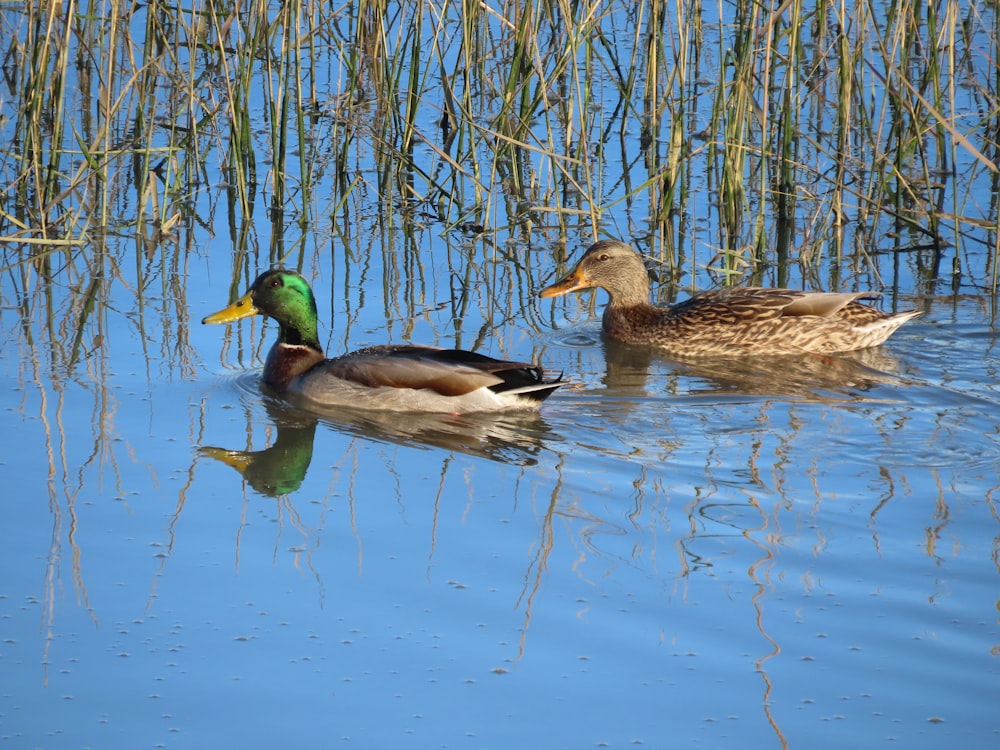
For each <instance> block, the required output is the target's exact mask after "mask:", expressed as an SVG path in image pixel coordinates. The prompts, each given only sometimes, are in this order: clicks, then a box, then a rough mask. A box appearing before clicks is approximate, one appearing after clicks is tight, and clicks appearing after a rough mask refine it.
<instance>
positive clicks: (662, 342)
mask: <svg viewBox="0 0 1000 750" xmlns="http://www.w3.org/2000/svg"><path fill="white" fill-rule="evenodd" d="M591 287H600V288H602V289H604V290H605V291H606V292H607V293H608V294H609V295H610V296H611V299H610V301H609V302H608V306H607V307H606V308H605V309H604V320H603V323H604V331H605V332H606V333H607V335H608V336H610V337H611V338H613V339H616V340H618V341H621V342H623V343H625V344H640V345H646V346H655V347H659V348H661V349H665V350H668V351H670V352H672V353H674V354H678V355H687V356H718V355H740V354H775V355H777V354H801V353H805V352H813V353H822V354H830V353H833V352H847V351H853V350H855V349H866V348H868V347H870V346H878V345H879V344H881V343H882V342H883V341H885V340H886V339H887V338H889V336H890V335H891V334H892V333H893V331H895V330H896V329H897V328H899V327H900V326H901V325H903V323H905V322H906V321H908V320H909V319H910V318H913V317H915V316H917V315H919V314H920V313H919V312H918V311H916V310H910V311H908V312H901V313H894V314H887V313H884V312H881V311H880V310H876V309H875V308H873V307H868V306H867V305H862V304H861V303H860V302H857V301H856V300H858V299H860V298H862V297H870V296H872V293H871V292H856V293H848V294H837V293H832V292H802V291H797V290H793V289H760V288H744V289H735V288H734V289H717V290H711V291H706V292H702V293H700V294H696V295H695V296H693V297H691V298H690V299H687V300H685V301H683V302H680V303H678V304H676V305H673V306H672V307H656V306H654V305H652V304H650V302H649V275H648V274H647V272H646V267H645V266H644V265H643V262H642V258H640V257H639V254H638V253H637V252H635V250H633V249H632V248H631V247H629V246H628V245H626V244H625V243H624V242H619V241H617V240H601V241H600V242H596V243H594V244H593V245H591V247H590V249H589V250H587V252H586V254H584V256H583V257H582V258H581V259H580V262H579V263H577V265H576V268H574V269H573V271H572V272H571V273H570V274H569V275H568V276H566V277H565V278H564V279H562V280H561V281H557V282H556V283H555V284H552V285H551V286H549V287H546V288H545V289H543V290H542V292H541V296H542V297H558V296H559V295H562V294H566V293H567V292H575V291H577V290H579V289H590V288H591Z"/></svg>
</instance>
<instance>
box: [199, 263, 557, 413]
mask: <svg viewBox="0 0 1000 750" xmlns="http://www.w3.org/2000/svg"><path fill="white" fill-rule="evenodd" d="M258 314H259V315H266V316H268V317H270V318H274V319H275V320H276V321H278V325H279V327H280V328H279V331H278V340H277V342H276V343H275V344H274V346H273V347H272V348H271V351H270V353H269V354H268V355H267V361H266V362H265V363H264V372H263V380H264V382H265V383H266V384H267V385H268V386H270V387H271V389H273V390H274V391H275V392H276V393H279V394H283V395H291V396H298V397H301V398H303V399H305V400H306V401H309V402H312V403H313V404H316V405H319V406H350V407H356V408H367V409H383V410H394V411H434V412H451V413H456V414H457V413H465V412H475V411H500V410H508V409H529V408H537V406H538V405H539V404H540V403H541V402H542V401H544V400H545V399H546V398H547V397H548V396H550V395H551V394H552V392H553V391H555V390H556V388H558V387H559V386H560V385H561V378H555V379H553V380H546V379H544V376H543V372H542V368H541V367H537V366H534V365H528V364H523V363H520V362H505V361H502V360H499V359H493V358H491V357H486V356H484V355H482V354H477V353H475V352H467V351H462V350H461V349H438V348H436V347H431V346H414V345H399V346H373V347H370V348H368V349H361V350H359V351H356V352H352V353H350V354H346V355H344V356H343V357H337V358H336V359H327V358H326V356H325V355H324V354H323V349H322V347H321V346H320V344H319V337H318V334H317V326H318V323H317V314H316V300H315V298H314V297H313V293H312V290H311V289H310V288H309V284H308V282H306V280H305V279H304V278H302V276H300V275H299V274H297V273H295V272H294V271H287V270H285V269H280V268H279V269H274V270H271V271H266V272H265V273H262V274H261V275H260V276H258V277H257V280H256V281H254V283H253V285H252V286H251V287H250V289H249V291H247V293H246V294H244V295H243V296H242V297H240V298H239V299H238V300H236V301H235V302H234V303H233V304H231V305H230V306H229V307H227V308H225V309H224V310H219V312H216V313H213V314H211V315H209V316H207V317H205V318H204V319H203V320H202V323H232V322H233V321H235V320H239V319H240V318H247V317H249V316H251V315H258Z"/></svg>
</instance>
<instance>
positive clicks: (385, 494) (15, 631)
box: [0, 75, 1000, 748]
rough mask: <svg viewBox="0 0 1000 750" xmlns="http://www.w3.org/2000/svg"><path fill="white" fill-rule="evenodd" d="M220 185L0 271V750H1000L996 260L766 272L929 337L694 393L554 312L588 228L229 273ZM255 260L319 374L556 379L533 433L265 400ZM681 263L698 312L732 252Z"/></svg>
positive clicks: (685, 367) (777, 364)
mask: <svg viewBox="0 0 1000 750" xmlns="http://www.w3.org/2000/svg"><path fill="white" fill-rule="evenodd" d="M333 78H334V79H336V76H335V75H334V76H333ZM612 93H613V92H612ZM610 95H612V94H611V93H609V96H610ZM426 131H427V132H432V128H429V127H428V128H427V129H426ZM362 140H363V139H362ZM633 147H634V146H632V145H630V146H629V148H633ZM632 156H634V154H632ZM630 158H631V157H630ZM628 163H629V164H633V162H632V161H628ZM612 167H616V168H618V169H622V170H626V169H627V167H625V166H623V165H622V164H618V165H611V167H609V169H611V168H612ZM373 171H374V170H373V167H372V165H371V164H370V163H368V162H363V163H362V164H361V173H362V174H364V175H366V176H367V177H368V178H369V179H370V181H371V182H372V183H374V181H375V177H374V174H373ZM610 173H611V172H609V174H610ZM965 178H968V179H969V180H970V181H973V182H974V181H975V179H976V176H975V175H972V176H970V175H969V174H966V173H964V172H963V179H965ZM980 178H981V176H980ZM694 179H695V183H696V184H695V187H696V188H704V189H702V190H699V191H698V192H697V196H698V197H696V198H693V199H692V200H693V201H694V202H695V204H696V205H695V207H689V208H691V210H693V211H694V212H695V214H697V208H696V206H697V205H702V206H703V205H705V204H706V203H707V199H706V198H705V195H706V194H707V191H708V188H707V183H706V180H705V178H703V177H702V176H699V175H696V176H695V178H694ZM984 182H985V180H984ZM495 190H497V191H502V190H503V188H501V187H497V188H495ZM977 190H978V192H976V191H977ZM206 191H207V194H206V195H203V196H201V197H200V199H199V200H201V201H204V202H199V203H197V206H196V208H195V209H194V210H195V211H196V212H198V216H199V221H198V222H193V223H192V224H190V225H187V226H185V229H184V231H183V232H182V233H181V235H180V236H176V237H173V238H169V237H168V238H164V239H163V240H162V242H161V243H160V244H159V245H156V247H155V252H154V253H151V254H149V255H146V254H145V253H141V252H137V247H138V245H137V243H136V242H135V240H134V238H133V237H131V236H129V235H126V236H124V237H118V236H116V235H114V234H113V233H112V234H109V236H106V237H100V238H98V240H95V242H94V243H93V244H91V245H88V246H87V247H86V248H83V249H79V250H70V251H65V252H61V253H56V254H53V255H52V256H51V257H50V261H51V265H49V266H47V267H45V266H42V267H38V266H35V265H32V264H30V263H24V262H22V261H23V257H22V255H21V254H23V253H25V252H27V250H25V249H24V248H20V247H18V246H7V245H5V246H4V247H3V248H2V249H3V252H4V253H5V260H4V267H5V268H6V269H7V271H6V272H5V273H4V275H3V277H2V280H0V299H2V307H0V341H2V342H3V343H2V347H3V357H2V360H0V378H2V386H3V387H2V389H0V393H2V394H5V395H4V396H3V397H0V430H2V433H3V434H4V436H5V440H4V446H5V447H4V449H3V452H2V455H0V479H2V482H3V487H4V488H5V492H4V500H3V505H2V508H3V510H2V514H3V518H2V521H3V522H2V523H0V573H2V576H0V738H2V740H3V742H2V743H0V744H6V745H8V746H10V747H18V748H20V747H41V748H82V747H119V746H120V747H168V748H169V747H208V746H226V747H229V746H234V747H235V746H242V747H248V748H255V747H287V746H293V745H307V744H308V745H318V746H344V747H361V748H367V747H372V748H387V747H391V748H407V747H413V748H428V747H469V748H510V747H546V748H549V747H551V748H584V747H613V748H621V747H635V746H645V747H656V748H660V747H672V746H688V747H717V748H722V747H753V748H784V747H792V748H803V747H805V748H816V747H844V746H848V745H855V746H856V745H862V746H884V745H888V744H892V745H896V746H899V747H901V748H902V747H905V748H940V747H963V748H992V747H995V746H996V745H997V743H998V742H1000V720H998V719H997V718H996V705H997V701H998V699H1000V689H998V685H1000V661H998V660H1000V622H998V607H1000V599H998V585H997V584H998V573H1000V515H998V502H1000V499H998V496H997V488H998V486H1000V480H998V476H1000V472H998V468H1000V434H998V420H997V414H998V413H1000V410H998V407H1000V393H998V386H997V361H998V360H997V356H996V351H997V344H998V332H997V327H996V320H995V309H994V299H993V298H992V297H990V296H989V294H987V293H986V292H984V288H985V286H986V281H987V278H988V274H986V271H985V270H984V269H987V270H988V268H989V255H988V253H987V252H986V251H984V249H983V248H984V247H989V242H988V240H989V236H988V232H987V231H985V230H983V231H981V232H978V233H977V232H975V231H969V232H968V233H967V234H966V235H965V236H964V237H963V238H960V239H961V242H960V244H959V245H957V246H956V247H954V248H952V249H951V252H953V253H954V256H955V257H956V258H961V259H963V268H966V269H970V268H971V269H978V274H977V273H972V274H970V273H969V272H968V271H967V272H966V273H967V275H966V276H965V277H963V278H962V279H959V280H956V285H955V287H954V288H953V289H950V290H949V289H946V288H945V286H946V285H945V284H944V281H945V280H946V279H937V280H933V281H932V282H929V283H928V282H926V278H925V277H926V260H927V259H926V257H924V256H921V255H920V254H919V253H916V252H915V253H901V254H899V255H897V256H894V257H889V256H880V255H878V254H873V255H872V256H871V257H867V258H865V259H864V260H859V259H858V258H845V259H844V263H843V264H842V266H841V267H838V266H837V264H836V263H835V262H834V261H832V260H824V262H823V264H822V265H821V268H822V273H821V274H820V273H819V272H817V271H816V269H815V268H814V267H811V266H809V265H808V264H804V265H801V266H800V265H797V264H790V265H788V266H782V267H780V268H777V267H773V266H772V267H768V268H767V269H765V270H764V272H763V273H764V277H765V278H764V281H765V282H771V281H774V280H775V278H774V277H776V275H777V274H779V273H780V274H784V275H785V276H786V277H788V281H787V283H789V284H791V285H795V286H817V282H818V278H817V277H818V276H820V275H822V276H823V278H824V279H827V280H828V281H829V280H832V279H835V278H841V279H843V280H844V286H845V288H846V287H849V286H852V285H853V286H857V285H867V286H870V287H871V288H874V289H880V290H882V289H884V290H885V292H886V294H885V297H884V299H883V301H882V304H883V305H884V306H885V307H886V308H892V307H897V308H907V307H911V306H919V307H920V309H921V310H922V311H923V313H924V314H923V315H922V317H920V318H918V319H916V320H915V321H913V322H911V323H908V324H907V325H906V326H904V327H903V328H902V329H901V330H900V331H899V332H898V333H897V334H896V335H894V336H893V338H892V339H890V341H889V343H888V344H887V345H886V346H884V347H881V348H880V349H877V350H873V351H868V352H861V353H857V354H854V355H843V356H838V357H830V358H809V359H801V358H787V359H780V360H754V361H731V362H721V363H720V362H684V361H677V360H672V359H670V358H666V357H662V356H659V355H656V354H655V353H650V352H645V351H640V350H634V349H627V348H622V347H618V346H615V345H613V344H610V343H608V342H604V341H602V339H601V337H600V333H599V324H598V322H597V320H598V319H597V317H596V312H597V311H598V310H599V307H600V305H601V304H602V303H603V297H602V296H601V295H597V296H596V298H592V297H591V296H589V295H577V296H574V297H572V298H570V299H568V300H560V301H558V302H557V303H556V304H553V303H552V302H550V301H541V300H539V299H538V298H537V292H538V290H539V289H541V288H543V287H544V286H545V285H546V284H547V283H549V282H551V281H552V280H553V279H554V278H555V276H556V275H558V274H559V273H561V272H563V271H564V270H565V264H563V263H562V262H561V261H560V260H559V257H560V255H561V253H562V251H563V250H564V249H565V250H566V251H567V252H568V254H569V255H570V256H571V258H572V259H575V258H576V257H578V256H579V254H580V253H581V252H582V250H583V249H584V248H585V246H586V244H587V242H588V241H589V227H588V226H586V222H585V221H584V222H582V223H581V225H573V226H570V227H568V228H560V227H557V226H554V225H553V226H537V227H534V228H533V229H532V228H529V229H525V228H524V226H523V225H522V224H519V223H518V222H516V221H513V220H512V221H510V222H509V223H507V222H505V221H498V222H497V226H498V227H504V228H502V229H495V230H490V231H489V232H487V233H486V234H485V235H483V236H481V237H475V236H470V235H467V234H463V233H461V232H457V231H453V230H449V229H448V228H446V227H445V226H443V225H442V224H440V223H436V222H434V221H429V222H428V223H427V224H426V225H425V224H421V223H419V221H417V220H415V219H414V217H413V215H412V214H409V213H407V212H405V211H403V210H402V209H400V211H399V213H398V214H397V213H393V214H391V216H390V217H389V219H391V220H389V219H387V218H386V216H385V215H384V212H385V211H388V210H389V207H388V206H387V205H385V204H382V203H380V202H379V201H378V200H376V199H375V198H373V197H372V196H370V195H360V196H355V197H353V198H352V203H351V206H352V210H355V211H357V212H358V213H356V214H353V216H354V217H355V219H353V220H352V221H356V223H352V224H351V225H350V227H349V228H350V234H349V240H348V239H347V238H345V236H344V235H343V234H342V231H343V227H342V226H341V224H342V223H344V217H343V216H342V215H336V216H335V217H334V218H333V219H332V221H327V220H326V219H323V220H317V223H316V224H315V225H314V226H310V227H309V228H308V229H307V230H305V231H303V232H302V234H301V236H299V235H295V234H294V232H295V231H296V230H295V227H293V226H288V227H285V226H284V225H271V224H269V222H268V217H267V215H266V212H265V211H264V210H263V209H262V208H260V207H258V212H259V213H258V215H257V216H256V217H249V218H248V220H247V224H246V225H245V227H244V228H245V229H246V230H247V231H248V233H249V239H245V241H244V242H234V243H232V244H233V247H229V245H230V244H231V243H230V235H227V234H226V228H227V227H226V219H228V218H230V217H223V216H222V214H223V211H221V210H220V211H219V212H218V215H216V212H215V207H216V206H221V205H223V204H224V203H225V201H224V198H225V193H224V187H220V186H212V187H211V188H206ZM972 192H973V193H974V194H975V196H976V200H977V201H978V203H979V205H987V204H988V203H989V198H990V196H989V194H988V191H985V190H984V188H983V186H979V187H978V188H976V187H975V186H974V187H973V188H972ZM261 203H263V201H261ZM396 208H399V207H396ZM497 210H499V209H497ZM316 213H317V215H324V214H323V211H318V212H316ZM254 218H255V219H256V224H254V221H253V219H254ZM424 218H426V217H421V218H420V221H423V220H424ZM606 219H607V221H606V223H605V224H603V225H602V227H601V228H602V231H604V232H606V233H609V234H615V235H621V236H626V237H627V236H628V235H629V234H630V232H629V231H628V230H627V229H622V227H630V226H633V225H634V223H633V219H634V217H633V216H632V215H631V214H630V212H629V210H628V209H626V208H620V209H614V208H609V210H608V213H607V217H606ZM331 225H332V226H331ZM271 231H273V232H274V233H275V236H276V237H277V238H278V239H279V240H281V241H284V240H285V239H286V237H285V236H284V235H282V234H281V233H282V232H284V231H287V232H288V233H289V235H290V239H289V245H290V246H294V247H295V250H294V253H293V258H292V260H293V261H294V260H295V259H297V258H301V259H302V261H303V262H302V267H303V270H304V272H305V274H306V275H307V277H308V278H310V280H311V281H312V282H313V284H314V288H315V289H316V292H317V297H318V300H319V307H320V315H321V336H322V340H323V341H324V343H325V344H326V345H327V347H328V350H329V352H330V353H331V354H334V353H339V352H342V351H346V350H348V349H354V348H358V347H361V346H365V345H369V344H378V343H384V342H387V341H413V342H418V343H429V344H441V345H447V346H456V345H457V346H464V347H474V348H477V349H479V350H481V351H484V352H485V353H487V354H491V355H494V356H505V357H509V358H513V359H521V360H532V361H536V360H537V361H540V362H541V363H543V364H544V365H545V367H546V368H547V369H548V370H550V371H555V372H559V371H562V372H564V373H565V376H566V378H567V381H568V382H567V385H566V386H565V387H564V388H562V389H561V390H560V391H559V392H558V393H557V394H556V395H555V396H553V397H552V398H551V399H550V400H549V401H548V402H546V403H545V404H544V406H543V408H542V410H541V412H540V413H539V414H537V415H535V414H531V415H502V416H493V417H489V416H463V417H455V416H450V415H424V416H413V415H406V416H400V415H380V414H375V413H356V412H350V411H330V412H325V413H309V412H304V411H301V410H296V409H294V408H291V407H289V406H288V405H285V404H282V403H280V402H276V401H274V400H272V399H270V398H269V397H268V396H266V395H265V394H264V393H262V392H261V390H260V388H259V385H258V380H257V377H256V374H257V372H258V371H259V368H260V364H261V360H262V356H263V355H264V354H265V353H266V350H267V348H268V347H269V346H270V343H271V341H272V340H273V337H274V336H275V332H276V329H275V327H274V326H273V325H270V324H268V325H263V324H262V323H261V321H260V319H257V320H254V321H246V322H243V323H241V324H240V325H237V326H233V327H232V328H231V329H228V330H227V329H225V328H223V327H219V326H202V325H200V324H199V323H198V321H200V319H201V318H202V317H203V316H204V315H205V314H206V313H208V312H212V311H214V310H217V309H219V308H220V307H221V306H222V305H223V304H225V303H227V302H228V301H229V300H230V298H231V297H232V295H233V293H234V292H237V291H242V283H237V282H238V280H239V279H243V280H244V281H245V280H248V279H250V278H252V277H253V276H254V275H255V273H256V271H257V270H259V268H261V267H264V266H266V265H268V264H269V263H270V262H271V260H272V259H273V255H272V254H269V253H265V252H263V251H260V250H259V249H258V248H259V247H263V246H265V245H266V244H267V239H268V238H267V237H266V236H264V235H266V233H267V232H271ZM338 232H341V233H340V234H338ZM331 233H333V234H334V235H336V239H335V240H331V239H330V234H331ZM237 234H238V233H237ZM640 234H641V233H640ZM258 235H260V236H258ZM956 235H957V233H956ZM239 236H241V237H243V235H239ZM692 236H693V237H694V239H690V240H689V241H690V243H691V245H690V248H689V249H690V250H691V257H692V258H696V259H697V264H696V263H693V262H692V263H691V264H690V268H689V269H688V270H685V271H684V273H683V275H685V283H688V282H690V283H691V284H692V285H706V284H707V283H710V281H711V280H712V278H713V276H712V274H709V273H707V272H706V271H705V270H704V268H703V267H702V265H699V264H706V263H708V262H709V260H710V258H711V255H712V253H711V248H710V247H709V248H705V247H703V245H704V240H705V237H709V236H712V237H714V236H716V229H714V228H713V229H710V230H704V231H703V232H702V233H701V234H697V233H695V234H693V235H692ZM262 237H263V238H262ZM647 239H648V238H647ZM275 244H276V245H278V246H280V244H281V243H280V242H277V241H276V243H275ZM345 245H346V246H345ZM144 247H145V246H143V248H144ZM272 249H273V247H272ZM234 279H236V280H237V281H234ZM948 280H950V279H948ZM882 281H884V282H885V283H884V284H882V283H880V282H882ZM818 285H819V286H823V285H824V284H818ZM234 287H240V288H239V289H236V288H234ZM660 294H661V296H663V297H669V296H671V294H672V293H671V292H660ZM595 299H596V303H595Z"/></svg>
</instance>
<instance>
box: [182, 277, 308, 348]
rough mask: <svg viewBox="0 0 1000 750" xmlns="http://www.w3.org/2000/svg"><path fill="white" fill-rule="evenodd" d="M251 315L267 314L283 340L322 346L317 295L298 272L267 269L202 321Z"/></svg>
mask: <svg viewBox="0 0 1000 750" xmlns="http://www.w3.org/2000/svg"><path fill="white" fill-rule="evenodd" d="M251 315H266V316H267V317H269V318H274V319H275V320H276V321H278V324H279V325H280V326H281V333H280V334H279V337H278V342H279V343H284V344H292V345H298V344H305V345H308V346H313V347H317V348H318V346H319V337H318V334H317V312H316V298H315V297H313V293H312V289H310V288H309V282H307V281H306V280H305V279H304V278H303V277H302V276H300V275H299V274H297V273H296V272H295V271H289V270H286V269H284V268H273V269H271V270H270V271H265V272H264V273H262V274H261V275H260V276H258V277H257V280H256V281H254V282H253V284H251V286H250V289H249V290H248V291H247V293H246V294H244V295H243V296H242V297H240V298H239V299H238V300H236V301H235V302H234V303H233V304H231V305H230V306H229V307H227V308H225V309H223V310H219V311H218V312H216V313H212V314H211V315H208V316H206V317H205V318H204V319H203V320H202V321H201V322H202V323H232V322H233V321H236V320H240V319H241V318H248V317H250V316H251Z"/></svg>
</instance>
